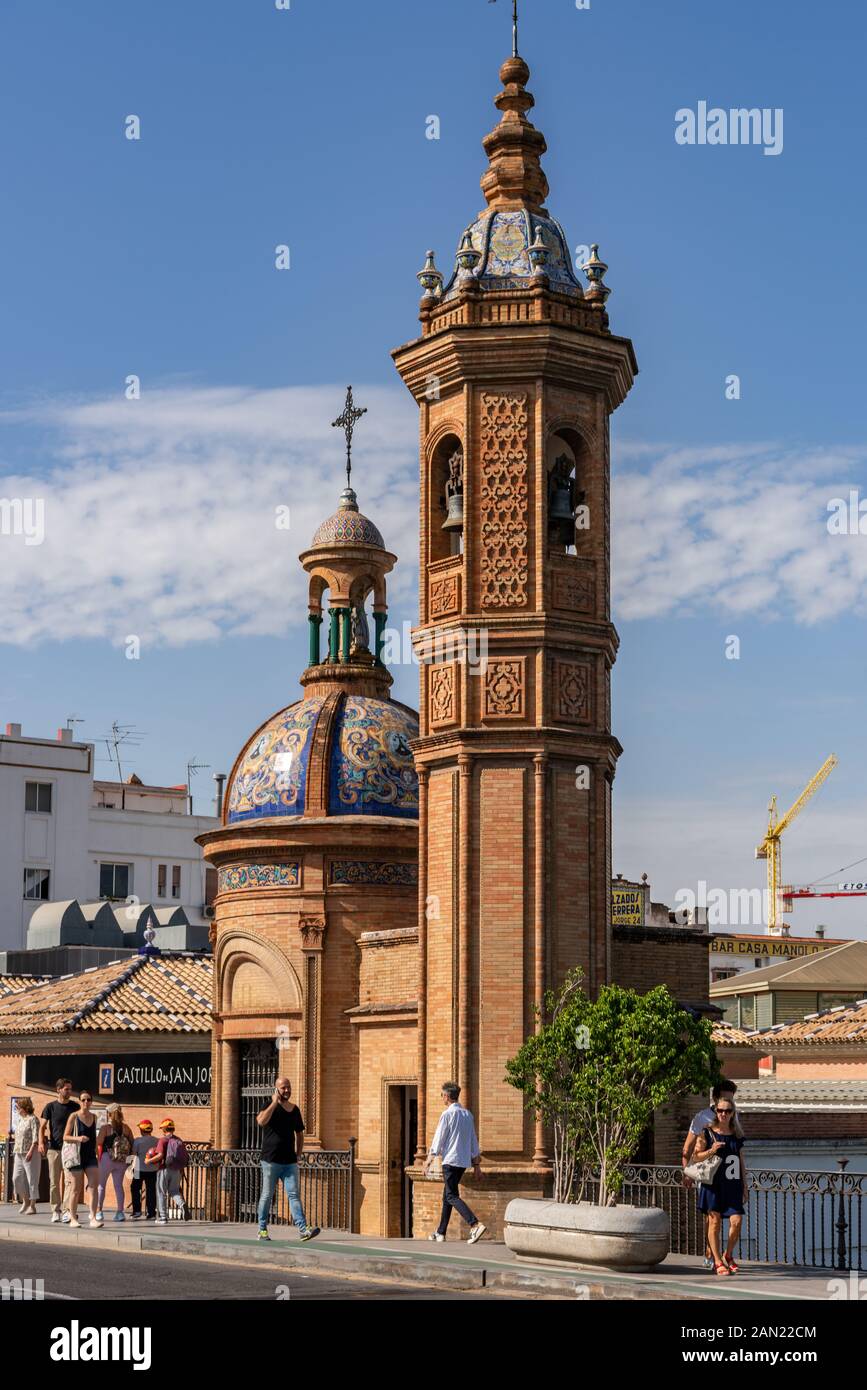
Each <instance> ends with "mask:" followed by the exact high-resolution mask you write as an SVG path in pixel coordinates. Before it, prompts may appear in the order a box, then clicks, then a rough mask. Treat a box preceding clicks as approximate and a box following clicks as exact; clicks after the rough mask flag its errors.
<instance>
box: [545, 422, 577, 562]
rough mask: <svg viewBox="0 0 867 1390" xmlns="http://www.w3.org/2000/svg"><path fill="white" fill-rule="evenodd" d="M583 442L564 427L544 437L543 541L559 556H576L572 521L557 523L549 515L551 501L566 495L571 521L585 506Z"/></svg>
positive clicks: (569, 428)
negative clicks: (544, 503) (545, 492)
mask: <svg viewBox="0 0 867 1390" xmlns="http://www.w3.org/2000/svg"><path fill="white" fill-rule="evenodd" d="M586 458H587V443H586V441H585V439H584V438H583V436H582V435H581V434H579V432H578V431H577V430H575V429H572V428H571V427H570V426H568V425H560V426H558V427H557V428H556V429H555V430H554V431H553V432H552V433H551V434H549V436H548V440H547V443H546V445H545V467H546V473H547V505H546V507H545V525H546V540H547V545H548V549H549V550H552V551H555V552H557V553H559V554H561V555H575V554H576V534H575V525H574V520H573V523H572V525H571V526H567V525H566V524H565V523H562V522H561V523H558V522H557V521H556V520H555V519H554V517H553V516H552V510H553V508H554V505H555V503H554V499H555V497H556V496H557V494H558V493H559V494H560V496H561V506H562V497H563V495H564V493H565V494H566V495H568V498H569V506H570V508H571V510H572V514H573V518H574V515H575V512H576V510H577V509H578V508H579V507H582V506H584V505H585V504H586V495H585V488H586V483H585V471H586V470H585V463H586Z"/></svg>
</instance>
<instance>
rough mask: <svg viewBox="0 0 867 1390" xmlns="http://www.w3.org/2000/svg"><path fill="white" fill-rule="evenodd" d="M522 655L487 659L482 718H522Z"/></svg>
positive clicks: (523, 681)
mask: <svg viewBox="0 0 867 1390" xmlns="http://www.w3.org/2000/svg"><path fill="white" fill-rule="evenodd" d="M524 665H525V659H524V657H522V656H518V657H510V658H508V659H507V660H498V661H489V662H488V669H487V671H486V672H485V704H484V711H483V718H484V719H522V718H523V716H524V685H525V678H524Z"/></svg>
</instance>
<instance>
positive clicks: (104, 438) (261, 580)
mask: <svg viewBox="0 0 867 1390" xmlns="http://www.w3.org/2000/svg"><path fill="white" fill-rule="evenodd" d="M344 389H345V388H344V387H343V386H342V385H334V386H317V387H305V388H290V389H281V390H255V389H250V388H239V387H225V388H200V387H196V386H195V385H187V384H183V383H182V384H180V385H175V386H173V387H171V388H166V389H162V390H158V391H146V392H145V393H144V394H143V396H142V399H141V400H139V401H127V400H125V399H124V398H123V397H120V398H118V397H114V398H112V399H110V400H95V401H61V402H50V401H47V402H46V401H38V402H36V403H35V404H34V405H32V406H30V407H27V408H20V409H17V410H15V411H8V412H6V413H5V414H0V426H3V425H6V426H8V430H7V431H6V433H5V434H4V432H3V430H2V429H0V497H34V498H35V497H42V498H44V499H45V526H46V536H45V542H44V544H42V545H41V546H36V545H31V546H25V544H24V542H23V539H22V538H21V537H14V536H12V537H9V536H0V598H2V603H3V612H4V630H3V638H4V639H5V640H6V641H7V642H12V643H16V644H19V645H22V646H25V645H29V644H34V643H38V642H42V641H46V640H57V639H61V640H62V639H74V638H99V639H104V640H107V641H111V642H114V643H120V642H122V641H123V640H124V638H125V637H126V636H128V635H130V634H133V633H134V634H136V635H138V636H140V637H141V638H142V639H143V640H144V641H147V642H151V643H163V644H169V645H184V644H187V643H192V642H197V641H210V640H214V639H216V638H218V637H219V636H221V635H235V634H245V633H247V634H251V635H258V634H263V633H269V632H276V633H280V632H285V631H286V630H287V629H288V627H289V626H290V625H293V624H297V623H298V622H299V621H300V619H301V616H302V615H303V612H304V593H305V590H304V575H303V573H302V571H301V570H300V567H299V565H298V563H297V555H298V552H299V551H301V550H303V549H304V548H305V546H306V545H307V544H308V543H309V540H310V538H311V537H312V535H313V532H314V530H315V528H316V526H317V525H318V523H319V522H320V521H321V520H322V519H323V517H324V516H326V515H327V514H328V513H329V512H330V511H331V510H333V508H334V507H335V505H336V502H337V499H338V496H339V493H340V490H341V487H342V485H343V474H342V457H343V455H342V438H341V436H340V434H339V433H338V432H337V431H336V430H333V429H331V427H330V421H331V420H332V419H333V418H334V416H335V415H337V413H338V411H339V409H340V405H341V402H342V399H343V391H344ZM356 394H357V396H358V397H359V399H361V400H362V403H363V404H367V405H368V406H369V408H370V411H369V414H368V415H367V416H365V418H364V420H363V422H362V424H361V425H360V426H359V429H358V432H357V435H356V447H355V461H356V469H355V474H354V480H355V481H356V483H357V489H358V492H359V498H360V502H361V505H362V509H363V510H365V511H366V512H367V513H368V514H369V515H370V516H371V517H373V518H374V519H375V521H376V522H377V525H378V526H379V527H380V529H381V531H382V533H383V535H384V536H385V539H386V543H387V544H388V545H390V547H391V548H392V549H393V550H394V551H395V552H396V553H397V554H398V556H399V560H400V563H399V565H398V567H397V569H396V571H395V573H394V575H393V576H392V581H391V592H392V599H393V600H395V599H396V600H400V601H403V602H404V604H405V606H406V607H407V608H408V609H409V611H410V612H411V611H413V608H414V602H415V600H414V588H415V583H416V566H417V549H418V547H417V526H418V520H417V519H418V500H417V497H418V491H417V489H418V483H417V416H416V410H415V407H414V406H413V403H412V401H411V399H410V398H409V396H408V395H406V394H405V393H402V392H400V391H398V390H392V389H384V388H358V389H357V392H356ZM13 435H14V437H15V439H16V440H17V441H18V442H19V448H18V450H17V452H16V453H15V454H14V455H13V453H12V444H11V440H12V436H13ZM22 438H23V440H24V456H25V457H34V456H35V454H36V450H37V448H38V463H36V462H34V463H33V464H32V465H30V466H28V467H24V468H23V467H22V465H21V463H20V461H19V460H20V458H21V456H22V450H21V447H20V441H21V439H22ZM7 439H8V440H9V447H8V448H7V449H5V455H4V452H2V451H3V450H4V445H5V441H6V440H7ZM28 443H29V445H30V449H31V452H30V453H29V454H28V453H27V448H28ZM4 456H5V459H6V460H7V462H6V463H5V464H4ZM13 457H14V458H15V460H16V463H15V465H14V466H13V465H12V463H11V460H12V459H13ZM865 460H867V450H865V449H854V448H853V449H848V450H846V449H839V450H836V451H830V450H829V451H821V450H806V449H804V450H794V449H791V448H785V447H783V446H780V445H776V444H773V443H762V444H755V445H709V446H706V447H705V446H701V447H700V446H695V447H685V446H681V445H679V446H666V445H653V444H652V443H647V442H642V441H624V442H622V443H621V444H620V445H619V446H618V448H617V450H616V455H615V470H614V480H613V488H612V498H613V501H612V505H613V519H614V527H613V567H612V568H613V579H614V606H615V617H616V618H617V620H618V621H621V622H623V621H627V620H630V619H632V620H639V619H651V618H665V617H669V616H678V615H681V614H694V613H698V612H702V611H709V610H714V611H716V612H718V613H722V614H730V615H731V616H732V617H737V616H739V615H743V614H755V615H759V616H763V617H767V618H788V619H790V620H793V621H796V622H801V623H815V622H819V621H821V620H823V619H827V618H830V617H834V616H836V615H838V614H841V613H844V612H855V613H863V612H864V611H865V607H867V604H865V599H867V536H863V537H862V536H848V537H842V536H831V535H829V534H828V530H827V524H826V523H827V503H828V501H829V499H830V498H832V497H835V496H847V495H848V490H849V488H850V487H857V486H858V483H859V479H861V478H863V477H864V475H865V467H864V465H865ZM4 475H5V476H4ZM282 505H288V506H289V507H290V508H291V518H292V524H291V529H289V530H278V529H277V527H276V526H275V514H276V509H277V507H279V506H282Z"/></svg>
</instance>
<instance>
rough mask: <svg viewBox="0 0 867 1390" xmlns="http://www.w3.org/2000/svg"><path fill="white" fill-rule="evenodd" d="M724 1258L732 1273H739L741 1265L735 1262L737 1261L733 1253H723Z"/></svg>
mask: <svg viewBox="0 0 867 1390" xmlns="http://www.w3.org/2000/svg"><path fill="white" fill-rule="evenodd" d="M723 1259H724V1260H725V1262H726V1264H727V1265H728V1267H729V1270H730V1272H731V1273H732V1274H737V1272H738V1268H739V1267H738V1265H736V1264H735V1262H734V1260H733V1259H732V1257H731V1255H723Z"/></svg>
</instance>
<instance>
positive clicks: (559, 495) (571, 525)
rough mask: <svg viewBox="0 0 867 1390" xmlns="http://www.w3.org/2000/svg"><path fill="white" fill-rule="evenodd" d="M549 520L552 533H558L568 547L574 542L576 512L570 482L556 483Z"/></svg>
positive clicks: (552, 494) (549, 510)
mask: <svg viewBox="0 0 867 1390" xmlns="http://www.w3.org/2000/svg"><path fill="white" fill-rule="evenodd" d="M548 520H549V522H550V525H551V530H552V532H554V533H556V534H557V535H558V536H559V537H560V539H561V540H562V541H564V542H565V543H566V545H570V544H571V543H572V541H573V540H574V531H575V512H574V510H573V507H572V489H571V487H570V485H569V483H568V482H566V483H560V484H559V486H558V485H557V484H556V483H555V485H554V488H553V490H552V493H551V505H550V507H549V509H548Z"/></svg>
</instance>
